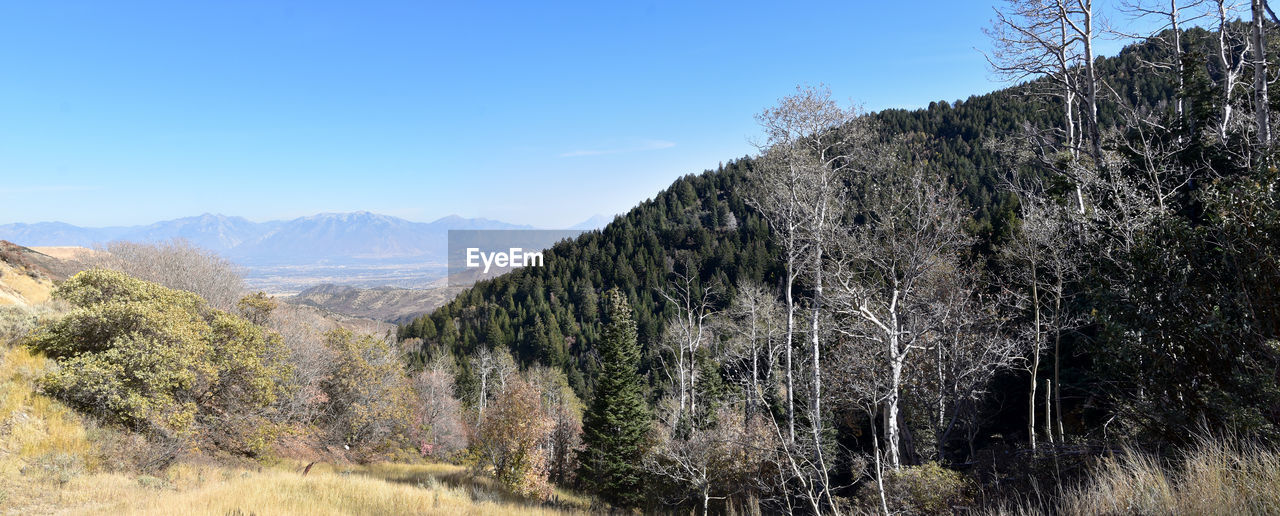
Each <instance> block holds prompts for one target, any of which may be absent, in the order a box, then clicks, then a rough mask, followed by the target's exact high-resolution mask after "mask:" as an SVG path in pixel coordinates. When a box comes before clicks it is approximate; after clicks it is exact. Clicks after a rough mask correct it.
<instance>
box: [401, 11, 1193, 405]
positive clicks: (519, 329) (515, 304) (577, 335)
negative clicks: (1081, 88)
mask: <svg viewBox="0 0 1280 516" xmlns="http://www.w3.org/2000/svg"><path fill="white" fill-rule="evenodd" d="M1197 34H1198V37H1201V38H1203V37H1205V36H1206V34H1207V33H1205V32H1204V31H1198V32H1197ZM1157 52H1159V49H1158V47H1157V45H1156V44H1154V43H1146V44H1138V45H1133V46H1130V47H1127V48H1125V50H1124V51H1123V52H1121V53H1120V55H1119V56H1117V57H1113V58H1101V59H1100V60H1099V69H1100V70H1101V71H1102V73H1103V74H1104V76H1105V77H1107V78H1108V80H1109V81H1110V82H1111V84H1112V87H1113V88H1114V89H1116V90H1117V91H1132V92H1136V93H1135V96H1134V98H1133V100H1135V101H1138V102H1140V105H1141V106H1144V107H1150V106H1156V105H1160V104H1164V103H1167V102H1168V100H1169V98H1171V97H1172V95H1173V88H1172V86H1171V82H1170V81H1169V80H1168V79H1167V77H1163V76H1160V75H1156V74H1150V73H1144V72H1143V65H1142V63H1143V62H1144V61H1149V60H1151V59H1152V55H1153V54H1155V53H1157ZM1046 82H1048V80H1047V79H1042V80H1040V81H1038V82H1037V83H1035V84H1023V85H1020V86H1016V87H1012V88H1009V89H1006V90H1001V91H997V92H994V93H989V94H985V95H975V96H973V97H970V98H969V99H968V100H964V101H954V103H952V102H948V101H945V100H944V101H937V102H931V103H930V104H929V107H928V108H926V109H919V110H911V111H908V110H900V109H895V110H886V111H881V112H877V113H871V114H869V115H868V116H869V117H870V118H871V119H872V120H874V121H875V122H876V127H877V129H878V131H879V132H880V134H881V137H882V138H884V139H885V140H890V139H894V138H903V139H907V140H909V141H911V142H912V145H913V151H915V152H916V153H917V156H918V157H919V159H922V160H925V161H927V162H929V169H930V170H932V171H933V172H935V173H939V174H942V175H943V176H944V177H946V178H947V180H948V181H949V182H950V183H951V184H952V185H954V187H955V188H956V189H957V190H959V191H960V192H961V194H962V196H963V197H964V199H965V200H966V201H967V202H968V203H969V205H970V206H971V207H972V210H973V212H972V217H971V218H972V220H971V222H970V227H969V230H970V231H971V232H972V233H973V234H974V235H976V236H978V237H979V238H980V241H979V244H980V245H981V246H983V247H988V248H989V247H990V246H991V245H993V244H994V243H996V242H995V241H998V240H1000V239H1001V238H1003V234H1004V232H1006V231H1007V226H1008V223H1009V220H1010V218H1011V217H1014V210H1015V207H1016V201H1014V200H1013V196H1012V194H1011V193H1010V192H1008V191H1007V190H1002V189H1001V184H1002V182H1004V181H1006V180H1007V179H1008V177H1009V175H1008V163H1007V160H1005V162H1004V163H1002V158H1001V157H1000V156H998V155H997V153H996V152H994V151H993V150H992V149H991V148H990V144H991V143H993V142H994V141H995V140H996V139H998V138H1001V137H1009V136H1012V135H1015V134H1018V131H1019V130H1020V129H1021V128H1022V127H1024V126H1028V125H1029V126H1032V127H1048V126H1052V125H1053V124H1054V122H1055V119H1056V116H1057V115H1055V114H1054V110H1055V109H1061V108H1060V107H1059V106H1058V104H1059V102H1058V101H1057V100H1055V99H1053V98H1050V97H1046V96H1044V95H1037V94H1036V92H1037V91H1038V90H1039V89H1041V88H1042V86H1043V83H1046ZM1116 111H1117V110H1116V109H1114V108H1112V109H1104V110H1102V112H1101V113H1100V119H1101V120H1102V121H1103V123H1105V124H1107V125H1108V126H1112V127H1114V126H1115V125H1116V124H1117V123H1118V121H1119V115H1118V114H1117V113H1116ZM754 164H755V161H754V160H753V158H751V157H741V158H737V159H732V160H730V161H728V162H726V163H723V164H721V165H720V166H718V167H717V168H716V169H715V170H708V171H705V172H703V173H701V174H697V175H692V174H691V175H688V176H685V177H682V178H680V179H678V180H676V182H675V183H673V184H672V185H671V186H670V187H669V188H667V189H666V190H664V191H662V192H660V193H658V194H657V195H656V196H654V197H653V198H652V199H650V200H648V201H645V202H643V203H640V204H639V205H638V206H636V207H635V208H634V209H632V210H631V211H630V212H628V213H626V214H625V215H624V216H622V217H621V218H620V219H618V220H616V221H615V222H613V223H612V224H609V225H608V226H606V227H605V228H604V229H603V230H602V231H599V232H591V233H587V234H584V235H583V236H581V237H579V238H578V239H576V240H574V241H573V242H570V243H563V244H560V245H557V246H556V247H555V248H554V249H552V250H551V251H550V252H548V253H547V254H546V267H542V268H527V269H521V270H517V271H514V272H512V273H511V274H508V275H506V276H504V277H501V278H497V279H494V280H492V281H486V282H481V283H479V284H477V285H475V286H474V287H473V288H471V289H470V290H467V291H464V292H463V293H461V294H460V295H458V296H457V298H456V299H455V300H454V301H453V302H451V303H449V304H448V305H446V306H444V307H442V308H440V309H439V310H437V311H435V312H434V313H432V314H430V315H429V316H424V317H422V318H419V319H417V320H415V321H413V322H411V323H409V324H407V325H406V326H404V327H403V328H402V329H401V338H420V339H422V340H423V342H424V343H425V345H424V351H425V352H426V353H428V354H430V353H433V352H435V350H447V351H450V352H452V353H454V354H455V355H457V356H459V357H465V356H466V355H468V354H470V353H472V352H473V351H474V350H475V349H476V348H477V346H479V345H481V344H485V345H488V346H500V347H509V348H510V349H511V351H512V353H513V354H515V355H516V357H517V358H518V359H519V361H520V362H521V363H524V364H532V363H541V364H544V365H549V366H554V367H559V368H563V369H564V371H565V373H566V374H567V375H569V378H570V379H571V380H572V382H573V386H574V389H575V390H577V391H578V392H579V393H580V394H584V395H585V394H586V393H588V392H589V379H590V378H591V377H592V376H593V375H594V372H595V367H596V366H595V365H593V364H594V362H593V361H592V360H590V359H589V357H590V356H591V347H590V343H592V342H595V341H596V340H597V339H598V337H599V323H598V322H597V321H598V310H597V309H596V305H597V304H598V302H599V300H598V294H599V293H600V292H603V291H605V290H608V289H610V288H614V287H617V288H619V289H620V290H622V291H623V292H624V293H626V294H627V298H628V300H629V301H630V302H631V303H632V305H633V307H634V308H635V313H636V319H637V321H638V325H639V341H640V342H641V343H642V345H643V346H644V347H645V348H646V350H647V355H646V359H645V361H644V369H645V370H649V369H651V368H652V367H653V366H654V362H655V360H656V357H655V356H654V353H655V350H654V346H653V344H654V343H655V342H656V340H657V339H658V338H659V337H660V336H661V334H662V331H663V328H664V321H665V320H666V319H667V318H668V317H670V316H671V315H672V314H674V311H675V307H674V306H670V305H669V304H668V303H665V302H664V300H663V299H662V296H661V295H659V291H660V290H661V289H662V288H663V287H665V286H666V285H667V281H668V273H669V271H671V270H672V268H673V266H674V264H676V263H677V262H679V263H680V264H681V266H682V267H683V264H684V263H685V262H687V261H690V260H692V263H693V266H694V267H695V268H696V269H697V270H698V271H701V274H702V276H703V277H702V278H700V280H701V281H702V282H705V283H706V284H707V285H708V286H709V288H711V289H713V290H714V291H716V292H718V293H719V294H720V295H719V296H718V297H717V299H716V302H717V304H719V305H720V306H728V304H729V302H730V301H731V299H732V295H733V285H736V284H737V283H738V282H739V281H740V280H743V279H746V280H751V281H756V282H763V283H767V284H778V282H779V281H780V274H781V265H780V264H779V263H778V259H779V255H778V251H777V249H776V248H775V247H774V245H773V243H772V240H771V239H770V238H769V227H768V224H767V223H765V222H764V220H763V219H761V217H760V215H759V213H758V211H757V210H756V209H754V208H752V207H751V205H750V204H749V203H748V202H747V198H746V182H747V181H748V180H749V176H750V174H751V169H752V167H753V166H754ZM1033 172H1034V169H1033ZM446 321H452V324H445V323H446ZM654 381H657V379H656V378H654ZM655 387H656V385H655Z"/></svg>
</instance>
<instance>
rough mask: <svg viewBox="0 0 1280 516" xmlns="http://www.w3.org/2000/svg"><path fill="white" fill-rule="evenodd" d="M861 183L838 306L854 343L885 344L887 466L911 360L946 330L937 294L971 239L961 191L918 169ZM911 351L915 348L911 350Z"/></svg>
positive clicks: (896, 455)
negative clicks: (955, 191) (858, 220)
mask: <svg viewBox="0 0 1280 516" xmlns="http://www.w3.org/2000/svg"><path fill="white" fill-rule="evenodd" d="M887 172H888V173H885V174H883V175H880V176H877V177H876V178H875V179H874V180H873V181H868V182H867V184H866V185H865V186H864V187H863V188H862V190H861V195H862V197H863V199H862V205H861V206H858V207H857V208H856V209H857V210H858V214H859V215H860V216H861V217H862V218H863V219H864V220H865V222H863V223H861V224H857V225H854V226H853V227H850V228H849V231H848V234H847V235H846V236H845V237H844V238H842V239H841V241H840V246H839V248H838V251H837V253H838V254H837V256H836V257H835V258H834V259H833V260H832V264H831V267H832V274H831V275H830V281H831V283H832V285H833V289H834V292H833V296H832V303H833V305H834V306H833V311H834V312H835V313H836V314H838V315H839V316H840V317H841V318H843V319H845V320H848V321H851V322H850V323H849V324H850V326H849V328H852V329H853V330H852V331H850V330H848V329H844V330H842V331H846V332H849V333H851V335H852V336H853V337H854V338H853V339H852V341H851V345H868V346H873V347H876V348H880V349H882V350H883V354H881V355H879V356H881V357H882V361H881V362H879V363H880V364H881V367H883V368H884V371H885V372H884V373H883V374H882V376H883V377H884V378H886V380H885V381H886V384H885V385H886V389H885V390H886V392H885V395H884V404H883V405H884V410H885V414H884V419H885V427H886V428H885V439H886V443H887V446H886V448H887V449H886V453H887V454H888V457H889V465H890V467H892V468H894V469H897V468H899V467H900V466H901V464H902V459H901V453H900V445H901V443H900V440H901V428H900V423H899V417H900V415H899V413H900V409H901V407H900V401H901V394H902V386H903V384H904V381H905V379H904V377H903V374H904V371H905V370H906V369H907V365H908V364H907V360H908V359H910V358H911V357H913V356H914V355H918V354H920V352H922V351H924V350H926V349H928V348H929V347H930V345H931V344H932V343H933V341H934V340H936V339H938V338H940V337H941V335H942V334H943V333H942V331H943V330H944V328H943V327H942V326H941V324H942V323H943V322H944V321H945V320H944V318H942V317H939V316H938V315H939V314H937V313H935V310H937V308H938V307H937V304H936V303H937V301H938V299H937V298H936V297H935V296H936V295H937V294H938V293H939V292H940V291H941V290H940V288H939V286H940V285H946V284H952V281H953V275H954V274H956V273H957V267H958V265H959V264H958V256H959V254H960V253H961V252H962V251H963V250H964V248H965V247H966V246H967V245H968V244H969V238H968V237H966V236H965V235H964V232H963V231H962V226H961V224H962V221H963V220H964V211H963V210H962V208H961V206H960V203H959V201H958V199H956V197H955V196H954V195H953V194H951V193H950V192H949V191H947V190H946V189H945V187H943V186H942V185H939V184H937V183H938V181H937V180H934V179H932V178H930V179H926V178H925V176H924V173H923V172H921V171H918V170H915V171H910V172H906V173H903V172H901V171H887ZM913 353H914V355H913Z"/></svg>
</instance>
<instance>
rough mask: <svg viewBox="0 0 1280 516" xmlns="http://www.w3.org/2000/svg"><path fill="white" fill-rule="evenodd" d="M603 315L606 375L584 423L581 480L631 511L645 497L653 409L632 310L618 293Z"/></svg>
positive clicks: (602, 350) (611, 294) (612, 294)
mask: <svg viewBox="0 0 1280 516" xmlns="http://www.w3.org/2000/svg"><path fill="white" fill-rule="evenodd" d="M605 310H606V311H605V315H606V318H607V319H606V320H607V323H606V324H607V325H606V326H605V329H604V338H603V339H602V340H601V342H600V348H599V349H600V357H601V362H602V364H601V366H602V368H603V370H602V371H601V374H600V375H599V376H598V378H599V380H598V382H597V384H596V391H595V398H594V400H593V401H592V403H591V408H590V410H589V411H588V412H587V416H586V420H585V423H584V428H583V441H584V443H585V444H586V450H585V451H584V453H583V458H582V475H581V478H583V479H586V481H587V482H588V483H589V484H590V486H591V487H592V488H593V490H594V491H595V492H596V493H597V494H599V495H600V496H601V498H603V499H605V500H607V501H608V502H609V503H612V504H614V505H619V506H624V507H633V506H635V505H637V504H639V503H640V501H641V500H642V498H643V497H642V490H641V487H642V478H641V475H642V469H641V465H640V461H641V458H642V455H643V453H644V450H643V448H642V445H643V442H644V440H645V434H646V433H647V432H648V431H649V408H648V405H646V404H645V400H644V396H643V384H642V383H641V378H640V373H639V370H638V367H639V363H640V346H639V345H637V344H636V323H635V319H634V318H633V317H632V314H631V306H630V305H628V304H627V298H626V297H625V296H624V295H623V294H622V292H620V291H619V290H618V289H616V288H615V289H612V290H609V291H608V292H606V293H605Z"/></svg>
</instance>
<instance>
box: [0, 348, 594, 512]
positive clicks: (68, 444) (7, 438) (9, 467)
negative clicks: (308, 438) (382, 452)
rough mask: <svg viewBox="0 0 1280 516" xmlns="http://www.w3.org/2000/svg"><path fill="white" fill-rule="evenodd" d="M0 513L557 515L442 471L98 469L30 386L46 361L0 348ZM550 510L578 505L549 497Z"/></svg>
mask: <svg viewBox="0 0 1280 516" xmlns="http://www.w3.org/2000/svg"><path fill="white" fill-rule="evenodd" d="M0 353H3V356H2V360H0V512H3V513H10V514H14V513H16V514H41V513H73V514H173V513H174V511H176V510H179V511H180V512H181V513H183V514H217V515H220V516H221V515H225V514H235V511H239V513H240V514H260V515H261V514H423V513H446V514H458V513H465V514H495V515H496V514H561V513H563V512H565V511H560V510H556V509H550V508H542V507H538V506H534V505H531V504H528V503H526V502H524V501H522V500H519V499H517V498H514V497H511V496H508V495H506V494H504V493H502V492H501V490H499V489H496V488H494V487H493V486H492V485H491V484H490V482H489V481H488V479H485V478H475V477H470V476H469V475H467V474H466V472H465V470H464V469H463V468H462V467H460V466H454V465H450V464H378V465H369V466H354V465H353V466H333V465H329V464H317V465H316V466H315V467H314V468H312V470H311V472H310V473H309V474H308V475H306V476H303V475H302V474H301V473H300V471H299V470H300V469H301V467H300V465H299V464H296V463H280V464H274V465H270V466H264V467H261V468H257V469H245V468H237V467H230V466H223V465H217V464H197V463H178V464H176V465H174V466H171V467H169V468H168V469H166V470H165V471H163V472H160V473H158V474H156V475H155V476H152V475H145V474H138V473H131V472H118V471H107V470H106V468H104V467H103V466H102V464H101V462H102V460H101V458H100V457H101V455H100V453H99V450H98V449H97V443H96V442H95V435H97V434H100V433H102V432H103V431H102V430H96V431H95V429H94V428H93V426H92V425H91V424H88V423H87V422H86V421H85V420H84V419H83V418H82V417H81V416H80V415H78V414H77V413H75V412H74V411H72V410H71V409H70V408H68V407H66V406H65V405H63V404H62V403H60V402H58V401H57V400H54V399H51V398H49V397H47V396H44V395H41V394H39V393H37V392H36V391H35V389H34V381H35V379H36V378H37V377H38V376H39V375H40V374H41V373H42V372H43V371H44V370H45V369H46V368H48V367H50V366H51V365H52V364H51V362H50V361H49V360H48V359H46V358H44V357H41V356H37V355H34V354H32V353H31V352H29V351H27V350H26V349H25V348H21V347H14V348H9V347H0ZM557 495H558V498H559V502H560V506H563V507H577V508H585V507H586V506H587V504H588V502H587V501H586V500H584V499H582V498H579V497H575V496H573V495H571V494H569V493H565V492H559V493H557Z"/></svg>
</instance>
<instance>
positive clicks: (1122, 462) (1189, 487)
mask: <svg viewBox="0 0 1280 516" xmlns="http://www.w3.org/2000/svg"><path fill="white" fill-rule="evenodd" d="M1061 512H1062V513H1064V514H1236V515H1244V514H1280V452H1278V451H1277V450H1274V449H1269V448H1264V447H1261V446H1258V445H1254V444H1240V443H1236V442H1231V441H1222V440H1212V439H1202V440H1201V441H1200V443H1199V444H1198V446H1196V448H1195V449H1194V450H1192V451H1191V453H1190V454H1188V455H1187V457H1186V458H1185V459H1184V460H1182V461H1178V462H1177V463H1176V464H1174V465H1171V466H1166V465H1163V464H1161V462H1160V461H1159V460H1158V459H1156V458H1155V457H1153V456H1151V455H1147V454H1142V453H1129V454H1126V455H1125V456H1124V457H1122V458H1118V459H1110V460H1107V461H1105V462H1104V463H1103V464H1102V466H1101V468H1099V470H1098V471H1097V472H1096V473H1095V474H1094V476H1093V478H1092V479H1090V481H1089V483H1088V484H1087V485H1086V486H1085V487H1083V488H1081V489H1079V490H1077V491H1075V492H1072V493H1070V494H1068V496H1066V497H1064V499H1063V501H1062V507H1061Z"/></svg>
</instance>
